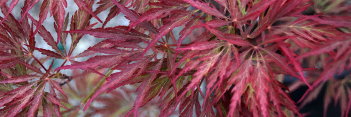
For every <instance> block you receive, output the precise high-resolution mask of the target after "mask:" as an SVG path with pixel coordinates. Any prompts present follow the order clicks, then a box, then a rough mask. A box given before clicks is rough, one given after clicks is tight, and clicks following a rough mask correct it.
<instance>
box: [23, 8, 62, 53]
mask: <svg viewBox="0 0 351 117" xmlns="http://www.w3.org/2000/svg"><path fill="white" fill-rule="evenodd" d="M28 16H29V18H30V19H31V20H32V21H33V23H34V24H36V25H39V23H38V21H36V20H35V19H34V18H33V17H31V16H30V15H28ZM37 30H38V31H39V34H40V36H41V37H43V39H44V41H45V42H46V43H47V44H48V45H50V46H51V47H52V49H54V50H55V51H57V52H59V51H60V49H58V47H57V43H56V41H55V39H54V38H53V37H52V35H51V33H50V32H49V31H48V30H46V28H45V27H44V26H42V25H40V26H38V27H37Z"/></svg>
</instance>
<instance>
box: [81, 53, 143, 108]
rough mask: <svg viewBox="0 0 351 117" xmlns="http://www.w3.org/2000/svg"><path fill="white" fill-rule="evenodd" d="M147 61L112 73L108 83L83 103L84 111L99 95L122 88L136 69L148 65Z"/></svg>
mask: <svg viewBox="0 0 351 117" xmlns="http://www.w3.org/2000/svg"><path fill="white" fill-rule="evenodd" d="M147 60H149V59H145V60H142V61H140V62H138V63H134V64H132V65H129V67H127V68H125V69H122V70H121V72H117V73H113V74H111V75H110V76H109V77H108V80H109V81H108V82H106V83H105V84H104V85H103V86H102V87H101V88H100V89H98V90H97V91H96V92H94V94H93V95H92V96H91V97H90V99H89V100H88V101H87V102H86V103H85V105H84V109H83V110H86V109H88V108H89V106H90V104H91V103H92V102H93V100H94V99H95V98H96V97H97V96H99V95H101V94H102V93H105V92H108V91H110V90H113V89H115V88H118V87H120V86H122V85H123V84H121V83H123V81H124V80H126V79H128V78H130V77H131V76H133V75H134V73H135V72H136V70H137V69H141V68H144V67H145V65H146V64H147V63H148V62H147ZM112 79H113V80H112ZM124 85H125V84H124Z"/></svg>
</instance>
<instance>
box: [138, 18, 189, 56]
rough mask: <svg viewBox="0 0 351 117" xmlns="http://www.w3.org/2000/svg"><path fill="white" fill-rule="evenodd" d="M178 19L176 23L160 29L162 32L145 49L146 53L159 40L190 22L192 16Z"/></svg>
mask: <svg viewBox="0 0 351 117" xmlns="http://www.w3.org/2000/svg"><path fill="white" fill-rule="evenodd" d="M178 18H179V19H178V20H176V21H175V22H171V23H168V24H165V25H163V26H162V27H161V28H160V32H159V33H158V34H156V36H155V38H153V39H152V41H151V42H150V43H149V45H148V46H147V47H146V48H145V50H144V53H146V52H147V51H148V50H149V49H150V48H151V47H153V46H154V45H155V44H156V43H157V41H158V40H159V39H161V38H162V37H163V36H165V35H166V34H167V33H169V32H170V31H172V30H173V29H174V28H175V27H178V26H181V25H183V24H185V23H186V22H188V21H189V20H190V16H188V15H186V16H183V17H178Z"/></svg>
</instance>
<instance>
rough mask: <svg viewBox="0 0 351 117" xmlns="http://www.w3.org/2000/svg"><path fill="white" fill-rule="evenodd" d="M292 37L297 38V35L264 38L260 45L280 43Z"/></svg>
mask: <svg viewBox="0 0 351 117" xmlns="http://www.w3.org/2000/svg"><path fill="white" fill-rule="evenodd" d="M290 38H295V36H283V37H269V39H267V40H264V41H263V42H262V43H260V44H259V45H265V44H269V43H278V42H282V41H285V40H286V39H290Z"/></svg>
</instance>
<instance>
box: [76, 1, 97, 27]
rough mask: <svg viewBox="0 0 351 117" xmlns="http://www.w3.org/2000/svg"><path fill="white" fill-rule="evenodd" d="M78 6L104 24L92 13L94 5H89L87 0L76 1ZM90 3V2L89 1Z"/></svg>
mask: <svg viewBox="0 0 351 117" xmlns="http://www.w3.org/2000/svg"><path fill="white" fill-rule="evenodd" d="M74 2H75V3H76V5H77V6H78V7H79V8H80V9H83V10H84V11H86V12H87V13H89V14H90V15H91V16H93V17H94V18H95V19H97V20H98V21H99V22H100V23H102V20H101V19H100V18H99V17H98V16H97V15H96V14H95V13H94V12H93V11H92V8H91V7H92V5H89V4H87V2H86V1H85V0H74ZM88 2H90V1H88Z"/></svg>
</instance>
